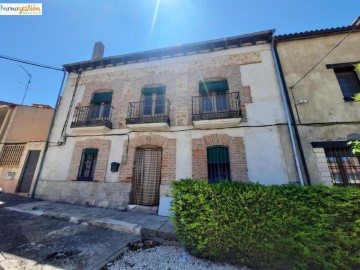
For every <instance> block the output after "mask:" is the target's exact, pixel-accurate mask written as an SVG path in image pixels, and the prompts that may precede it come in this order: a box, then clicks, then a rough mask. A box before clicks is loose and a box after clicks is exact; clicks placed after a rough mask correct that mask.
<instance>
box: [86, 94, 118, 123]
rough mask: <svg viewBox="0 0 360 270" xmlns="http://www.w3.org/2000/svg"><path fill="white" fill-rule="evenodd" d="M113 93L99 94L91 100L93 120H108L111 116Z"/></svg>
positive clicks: (91, 116)
mask: <svg viewBox="0 0 360 270" xmlns="http://www.w3.org/2000/svg"><path fill="white" fill-rule="evenodd" d="M112 94H113V92H112V91H107V92H97V93H95V94H94V95H93V97H92V99H91V114H90V118H92V119H102V118H108V117H109V116H110V108H111V101H112Z"/></svg>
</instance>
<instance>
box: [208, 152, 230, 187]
mask: <svg viewBox="0 0 360 270" xmlns="http://www.w3.org/2000/svg"><path fill="white" fill-rule="evenodd" d="M207 163H208V181H209V183H218V182H220V181H222V180H229V181H231V174H230V159H229V149H228V147H226V146H210V147H208V148H207Z"/></svg>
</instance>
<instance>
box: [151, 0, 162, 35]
mask: <svg viewBox="0 0 360 270" xmlns="http://www.w3.org/2000/svg"><path fill="white" fill-rule="evenodd" d="M160 1H161V0H157V1H156V8H155V12H154V17H153V21H152V25H151V32H152V31H153V30H154V27H155V23H156V18H157V15H158V11H159V6H160Z"/></svg>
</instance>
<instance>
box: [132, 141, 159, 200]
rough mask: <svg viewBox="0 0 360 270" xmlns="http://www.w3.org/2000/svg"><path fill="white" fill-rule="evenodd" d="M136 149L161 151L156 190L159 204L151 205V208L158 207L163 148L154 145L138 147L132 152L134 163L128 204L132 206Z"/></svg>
mask: <svg viewBox="0 0 360 270" xmlns="http://www.w3.org/2000/svg"><path fill="white" fill-rule="evenodd" d="M137 149H145V150H157V149H158V150H160V151H161V158H160V164H159V167H160V181H159V186H158V187H157V188H158V192H159V202H158V204H156V205H152V206H159V204H160V185H161V178H162V177H161V174H162V162H163V160H162V159H163V150H164V149H163V148H162V147H160V146H156V145H143V146H139V147H136V148H135V151H134V162H133V169H132V181H131V190H130V196H129V204H133V188H134V180H135V169H136V163H135V162H136V152H137ZM139 205H142V206H149V205H143V204H139Z"/></svg>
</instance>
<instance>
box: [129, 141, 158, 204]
mask: <svg viewBox="0 0 360 270" xmlns="http://www.w3.org/2000/svg"><path fill="white" fill-rule="evenodd" d="M161 157H162V148H136V152H135V160H134V169H133V181H132V187H131V196H130V203H131V204H138V205H147V206H154V205H159V197H160V182H161Z"/></svg>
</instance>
